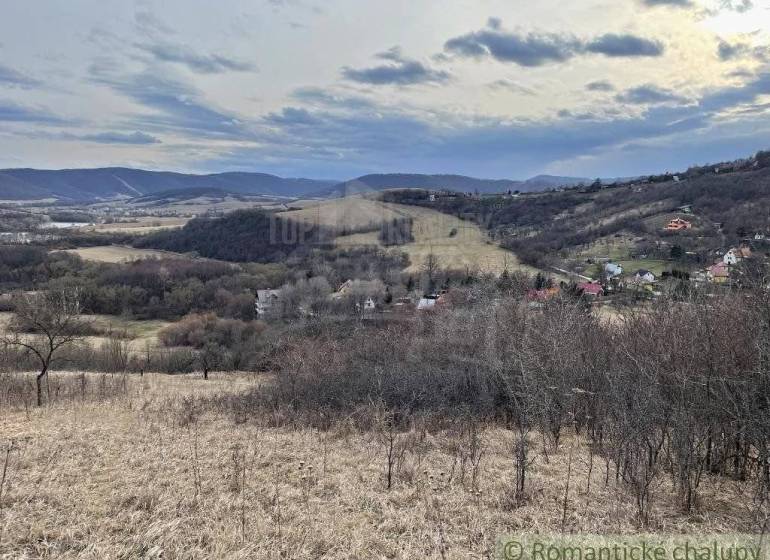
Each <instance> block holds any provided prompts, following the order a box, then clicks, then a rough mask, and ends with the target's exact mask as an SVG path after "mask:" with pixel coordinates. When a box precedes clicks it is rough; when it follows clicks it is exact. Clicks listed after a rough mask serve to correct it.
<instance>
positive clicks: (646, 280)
mask: <svg viewBox="0 0 770 560" xmlns="http://www.w3.org/2000/svg"><path fill="white" fill-rule="evenodd" d="M655 280H656V278H655V275H654V274H653V273H652V272H650V271H649V270H645V269H643V268H640V269H639V270H637V271H636V274H635V275H634V282H636V283H638V284H652V283H653V282H655Z"/></svg>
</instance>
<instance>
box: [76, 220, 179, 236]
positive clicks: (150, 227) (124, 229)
mask: <svg viewBox="0 0 770 560" xmlns="http://www.w3.org/2000/svg"><path fill="white" fill-rule="evenodd" d="M188 221H189V218H176V217H155V216H142V217H139V218H136V221H132V222H115V223H112V224H96V225H92V226H85V227H82V228H80V230H81V231H98V232H102V233H137V234H145V233H152V232H154V231H160V230H164V229H177V228H180V227H182V226H184V225H185V224H186V223H187V222H188Z"/></svg>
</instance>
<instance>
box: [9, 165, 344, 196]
mask: <svg viewBox="0 0 770 560" xmlns="http://www.w3.org/2000/svg"><path fill="white" fill-rule="evenodd" d="M335 183H336V181H319V180H314V179H286V178H283V177H277V176H275V175H269V174H267V173H242V172H228V173H214V174H210V175H193V174H187V173H173V172H170V171H145V170H143V169H130V168H125V167H106V168H99V169H61V170H40V169H3V170H0V200H30V199H42V198H57V199H60V200H70V201H78V202H86V201H89V202H90V201H97V200H110V199H115V198H134V197H140V196H145V195H150V194H158V193H162V192H165V191H172V190H184V189H220V190H222V191H225V192H230V193H236V194H252V195H272V196H286V197H301V196H307V195H310V194H312V193H314V192H317V191H319V190H321V189H324V188H328V187H330V186H332V185H334V184H335Z"/></svg>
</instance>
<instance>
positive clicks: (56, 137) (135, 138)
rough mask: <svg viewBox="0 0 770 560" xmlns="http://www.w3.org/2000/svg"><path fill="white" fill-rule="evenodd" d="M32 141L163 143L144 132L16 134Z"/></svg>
mask: <svg viewBox="0 0 770 560" xmlns="http://www.w3.org/2000/svg"><path fill="white" fill-rule="evenodd" d="M15 134H16V136H23V137H26V138H32V139H36V140H38V139H42V140H53V141H66V142H92V143H94V144H127V145H133V146H148V145H152V144H160V143H161V141H160V140H159V139H158V138H155V137H154V136H151V135H149V134H145V133H143V132H96V133H87V134H76V133H73V132H49V131H47V130H31V131H21V132H17V133H15Z"/></svg>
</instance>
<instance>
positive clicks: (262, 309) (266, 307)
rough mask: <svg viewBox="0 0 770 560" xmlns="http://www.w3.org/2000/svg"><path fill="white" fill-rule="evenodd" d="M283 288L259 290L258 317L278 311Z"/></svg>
mask: <svg viewBox="0 0 770 560" xmlns="http://www.w3.org/2000/svg"><path fill="white" fill-rule="evenodd" d="M280 301H281V290H257V301H256V311H257V317H265V316H267V315H270V314H272V313H274V312H275V311H277V307H278V304H279V303H280Z"/></svg>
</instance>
